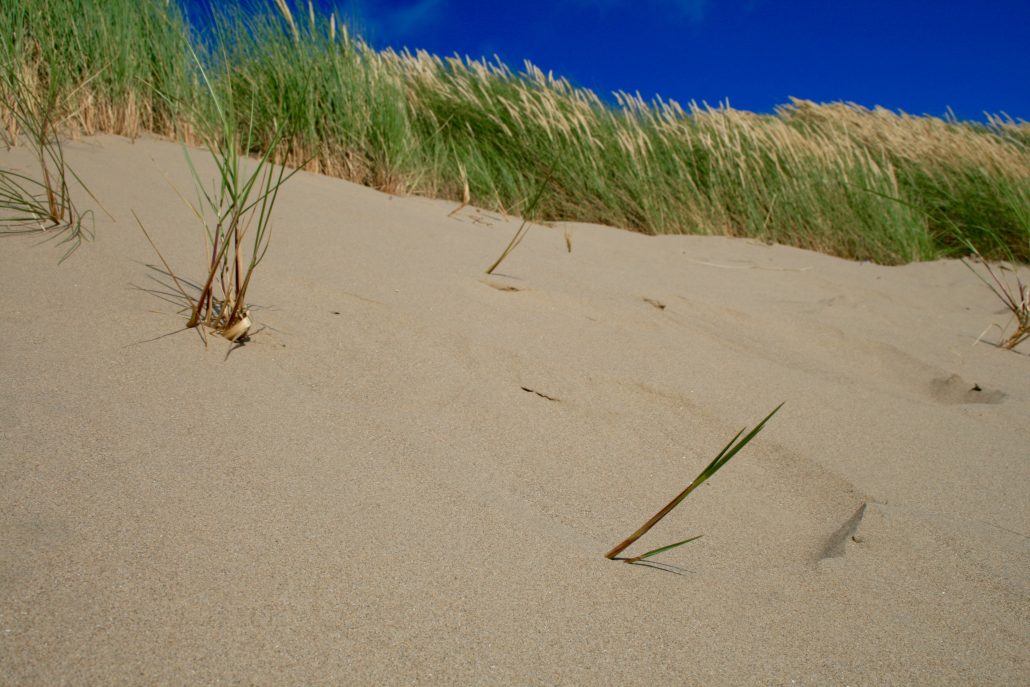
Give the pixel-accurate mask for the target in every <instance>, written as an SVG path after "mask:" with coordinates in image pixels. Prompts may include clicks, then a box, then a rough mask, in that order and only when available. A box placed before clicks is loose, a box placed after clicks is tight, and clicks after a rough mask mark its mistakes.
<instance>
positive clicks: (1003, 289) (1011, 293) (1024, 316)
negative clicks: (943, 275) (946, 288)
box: [962, 251, 1030, 350]
mask: <svg viewBox="0 0 1030 687" xmlns="http://www.w3.org/2000/svg"><path fill="white" fill-rule="evenodd" d="M973 253H974V256H975V258H976V259H977V262H979V263H980V265H982V266H983V268H984V271H985V272H987V277H985V276H984V275H982V274H980V272H979V271H977V269H976V268H975V267H973V266H972V265H970V264H969V262H967V261H965V260H963V261H962V264H963V265H965V266H966V267H968V268H969V270H970V271H971V272H972V273H973V274H975V275H976V276H977V277H978V278H979V279H980V281H982V282H983V283H984V284H986V285H987V288H989V289H990V290H991V292H992V293H993V294H994V295H995V296H997V297H998V300H1000V301H1001V302H1002V304H1003V305H1004V306H1005V309H1006V310H1008V311H1009V312H1010V313H1011V314H1012V319H1011V320H1010V321H1009V322H1010V323H1011V322H1014V323H1015V327H1014V329H1013V330H1012V333H1011V334H1009V335H1008V336H1006V335H1005V332H1006V331H1007V330H1008V325H1007V324H1006V326H1004V327H1002V326H1001V325H997V324H996V325H991V327H988V329H992V328H994V327H998V329H1000V330H1001V336H1002V338H1001V340H1000V341H999V342H998V346H999V347H1000V348H1005V349H1008V350H1012V349H1013V348H1015V347H1016V346H1018V345H1019V344H1021V343H1023V342H1024V341H1026V340H1027V339H1030V284H1024V283H1023V281H1022V280H1021V279H1020V278H1019V276H1018V275H1017V276H1015V277H1013V279H1012V280H1011V281H1010V280H1009V279H1008V278H1006V277H1004V276H999V272H1000V271H1001V270H1003V269H1006V268H1004V267H999V268H998V270H995V269H994V268H993V267H991V264H990V263H989V262H987V261H986V260H984V259H983V256H981V255H980V254H979V253H977V252H976V251H974V252H973ZM988 277H989V278H988ZM1012 282H1015V283H1012ZM986 333H987V332H986V331H985V332H984V334H986ZM982 336H983V335H981V338H982Z"/></svg>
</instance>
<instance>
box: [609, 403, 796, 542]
mask: <svg viewBox="0 0 1030 687" xmlns="http://www.w3.org/2000/svg"><path fill="white" fill-rule="evenodd" d="M782 407H783V404H782V403H781V404H780V405H778V406H776V407H775V408H774V409H773V411H772V412H771V413H769V414H768V415H766V416H765V419H764V420H762V421H761V422H759V423H758V424H757V425H756V426H755V428H754V429H752V430H751V431H750V432H748V434H747V436H745V437H744V438H743V439H740V436H741V435H742V434H744V430H743V429H742V430H740V431H739V432H737V435H736V436H735V437H733V439H731V440H730V443H728V444H726V446H725V447H724V448H723V449H722V450H721V451H719V455H717V456H716V457H715V459H714V460H712V462H711V463H709V464H708V467H706V468H705V469H704V470H702V471H701V474H699V475H698V476H697V477H695V478H694V481H693V482H691V483H690V484H689V485H688V486H687V488H686V489H684V490H683V491H681V492H680V493H679V495H677V496H676V498H674V499H673V500H672V501H670V502H669V503H668V504H666V506H665V507H664V508H662V509H661V510H660V511H658V512H657V513H655V514H654V516H653V517H652V518H651V519H650V520H648V521H647V522H645V523H644V524H643V525H642V526H641V527H640V529H638V530H637V531H636V532H634V533H633V534H631V535H630V536H629V537H627V538H626V539H625V540H623V541H622V542H621V543H620V544H619V545H618V546H616V547H615V548H613V549H612V550H611V551H609V552H608V553H606V554H605V558H611V559H614V558H615V557H616V556H618V555H619V554H620V553H622V552H623V551H625V550H626V549H627V548H629V547H630V546H632V545H633V542H635V541H636V540H637V539H640V538H641V537H642V536H644V535H645V534H647V531H648V530H650V529H651V528H652V527H654V526H655V525H657V524H658V522H659V521H660V520H661V519H662V518H664V517H665V516H666V515H668V514H669V513H670V512H671V511H672V509H674V508H675V507H676V506H678V505H680V503H682V502H683V499H685V498H687V496H689V495H690V492H692V491H694V489H697V488H698V487H699V486H701V485H702V484H704V482H705V481H706V480H707V479H708V478H709V477H711V476H712V475H714V474H715V473H716V472H718V471H719V470H720V469H721V468H722V466H724V465H725V464H726V463H728V462H729V461H730V459H731V458H733V456H735V455H737V453H738V452H740V449H742V448H744V447H745V446H747V444H748V442H750V441H751V440H752V439H754V438H755V437H756V436H757V435H758V433H759V432H761V431H762V429H763V428H764V427H765V423H766V422H768V421H769V419H770V418H772V416H773V415H775V414H776V413H777V411H779V409H780V408H782ZM738 439H740V441H737V440H738ZM698 538H699V537H691V538H689V539H684V540H683V541H679V542H676V543H675V544H669V545H668V546H663V547H661V548H658V549H654V550H652V551H648V552H647V553H645V554H642V555H640V556H635V557H633V558H625V559H622V560H624V561H625V562H626V563H636V562H638V561H640V560H643V559H644V558H649V557H651V556H654V555H656V554H659V553H662V552H663V551H668V550H669V549H674V548H676V547H677V546H682V545H683V544H686V543H688V542H692V541H694V540H695V539H698Z"/></svg>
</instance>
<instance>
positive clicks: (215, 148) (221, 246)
mask: <svg viewBox="0 0 1030 687" xmlns="http://www.w3.org/2000/svg"><path fill="white" fill-rule="evenodd" d="M194 58H195V59H197V66H198V69H199V73H200V75H201V78H202V80H203V83H204V85H205V88H206V89H207V93H208V95H209V96H210V104H211V106H212V109H213V110H214V112H215V122H216V123H217V126H216V127H214V128H213V129H211V130H209V131H207V132H206V133H201V136H202V137H203V140H204V142H205V145H206V146H207V149H208V151H209V153H210V155H211V158H212V159H213V160H214V162H215V165H216V167H217V170H218V178H217V182H216V188H213V189H209V188H208V187H207V185H206V184H205V183H204V181H203V180H202V179H201V177H200V174H199V173H198V172H197V169H196V167H195V165H194V164H193V160H192V158H191V156H190V152H189V150H188V149H187V148H186V147H185V145H183V152H184V154H185V156H186V162H187V164H188V165H189V168H190V172H191V174H192V175H193V180H194V184H195V187H196V191H197V196H198V202H197V203H196V204H195V205H194V204H190V207H191V208H192V210H193V213H194V214H195V215H196V216H197V218H198V219H199V220H200V222H201V224H202V225H203V227H204V236H205V239H206V243H205V245H206V250H207V254H208V255H209V256H210V257H209V259H208V261H207V265H206V270H205V276H204V278H203V280H202V282H201V286H200V288H199V290H198V291H197V293H196V295H195V297H194V296H192V295H191V294H190V292H189V291H188V290H187V289H186V288H185V287H184V286H183V281H182V280H180V279H179V278H178V277H177V276H176V275H175V273H174V272H173V271H172V269H171V267H170V266H169V265H168V263H167V262H166V261H165V260H164V257H163V256H161V254H160V251H158V250H157V246H156V245H155V244H154V242H153V240H152V239H151V237H150V235H149V234H148V233H147V231H146V228H145V227H144V226H143V223H142V222H140V221H139V218H138V217H137V222H138V223H139V226H140V228H141V229H142V230H143V232H144V234H145V235H146V236H147V240H148V241H150V243H151V245H153V246H154V249H155V250H156V251H157V252H158V255H159V257H160V258H161V262H162V263H163V264H164V266H165V269H166V270H167V271H168V274H169V275H170V277H171V278H172V280H173V282H174V283H175V286H176V288H177V289H178V290H179V292H180V294H181V295H182V297H183V298H184V299H185V301H186V303H187V304H188V307H187V310H188V315H187V322H186V328H195V327H200V330H199V331H200V332H201V335H202V336H203V332H204V330H205V329H207V330H211V331H213V332H215V333H216V334H218V335H220V336H222V337H224V338H226V339H228V340H229V341H232V342H240V341H244V340H246V338H247V334H248V332H249V331H250V328H251V326H252V324H253V322H252V320H251V318H250V310H249V308H248V307H247V291H248V289H249V287H250V284H251V279H252V277H253V275H254V271H255V269H256V268H257V266H258V264H260V262H261V260H262V259H263V258H264V257H265V254H266V253H267V251H268V246H269V241H270V238H271V214H272V209H273V207H274V205H275V201H276V198H277V196H278V193H279V189H280V188H281V187H282V185H283V184H284V183H285V182H286V181H287V180H288V179H289V178H290V177H291V176H293V174H295V173H296V171H297V170H293V171H291V172H289V173H287V172H286V168H285V167H284V166H281V165H279V166H277V165H275V164H273V162H272V160H271V157H272V154H273V153H274V152H275V151H277V150H278V146H279V144H280V143H281V142H282V140H283V137H284V136H283V129H282V128H278V129H277V130H276V131H275V132H274V134H273V136H272V138H271V139H270V140H269V144H270V145H269V146H268V148H267V150H266V151H265V152H264V154H263V155H261V157H259V158H258V159H257V160H256V161H248V160H245V159H244V158H242V157H241V155H240V154H239V152H238V151H241V150H243V151H247V150H251V149H252V147H253V144H254V129H253V126H248V127H247V129H246V130H245V131H241V129H240V128H239V127H238V125H237V116H236V111H235V103H234V101H233V99H232V94H231V92H230V93H228V94H226V95H225V96H224V97H222V96H220V95H219V93H218V89H217V87H216V86H215V84H214V83H212V82H211V81H210V80H209V79H208V77H207V73H206V72H205V71H204V68H203V66H202V65H201V64H200V62H199V58H196V54H195V53H194ZM251 121H253V119H252V120H251ZM287 155H288V151H287ZM248 167H250V169H249V170H248V169H247V168H248ZM205 340H206V339H205Z"/></svg>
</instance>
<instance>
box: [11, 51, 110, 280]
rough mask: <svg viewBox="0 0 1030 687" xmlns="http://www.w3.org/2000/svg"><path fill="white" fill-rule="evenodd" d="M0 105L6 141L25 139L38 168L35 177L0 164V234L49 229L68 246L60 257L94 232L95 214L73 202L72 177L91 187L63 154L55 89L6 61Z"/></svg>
mask: <svg viewBox="0 0 1030 687" xmlns="http://www.w3.org/2000/svg"><path fill="white" fill-rule="evenodd" d="M0 108H2V109H3V114H4V116H5V118H6V119H7V120H8V121H7V127H6V129H7V131H6V135H7V136H9V137H10V138H9V140H8V144H9V145H15V144H17V143H18V141H19V140H22V139H23V140H24V141H25V143H26V144H27V145H28V147H29V148H30V149H31V150H32V152H33V157H34V158H35V160H36V162H37V163H38V172H39V175H38V177H37V176H32V175H29V174H26V173H22V172H18V171H15V170H13V169H4V168H0V234H7V235H11V234H26V233H44V234H50V238H59V239H60V240H59V241H58V243H59V244H62V245H64V244H67V245H68V248H67V250H66V251H65V253H64V256H62V258H61V260H62V261H63V260H64V259H65V258H67V257H68V256H69V255H70V254H71V253H72V252H74V251H75V249H76V248H78V247H79V245H81V243H82V241H83V240H84V239H90V238H92V237H93V214H92V211H91V210H86V211H84V212H83V211H80V210H79V209H78V208H77V207H76V205H75V203H74V202H73V201H72V195H71V191H70V190H69V187H68V181H69V179H70V178H72V179H75V180H76V181H77V182H78V183H79V184H80V185H81V186H82V188H83V189H84V190H85V191H86V192H87V193H89V190H88V189H86V186H85V184H83V183H82V180H81V179H79V177H78V175H76V174H75V172H74V171H73V170H72V169H71V167H69V166H68V163H67V161H66V160H65V158H64V148H63V147H62V145H61V139H60V137H59V135H58V131H57V123H56V122H57V112H58V95H57V92H56V90H55V89H54V88H49V89H42V88H33V87H31V86H29V85H28V84H27V83H26V82H25V80H24V77H23V76H22V75H21V74H20V73H19V72H18V69H17V65H15V64H12V63H11V62H9V61H7V62H5V64H4V65H3V66H2V67H0ZM90 195H92V194H90Z"/></svg>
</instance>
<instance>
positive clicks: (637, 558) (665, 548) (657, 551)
mask: <svg viewBox="0 0 1030 687" xmlns="http://www.w3.org/2000/svg"><path fill="white" fill-rule="evenodd" d="M703 536H705V535H703V534H699V535H697V536H694V537H690V538H689V539H684V540H683V541H678V542H676V543H675V544H669V545H668V546H662V547H660V548H657V549H654V550H652V551H648V552H647V553H642V554H640V555H639V556H634V557H633V558H627V559H626V562H627V563H636V562H637V561H642V560H644V559H645V558H650V557H651V556H657V555H658V554H660V553H665V552H666V551H669V550H670V549H675V548H676V547H677V546H683V545H684V544H689V543H690V542H692V541H696V540H698V539H700V538H701V537H703Z"/></svg>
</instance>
